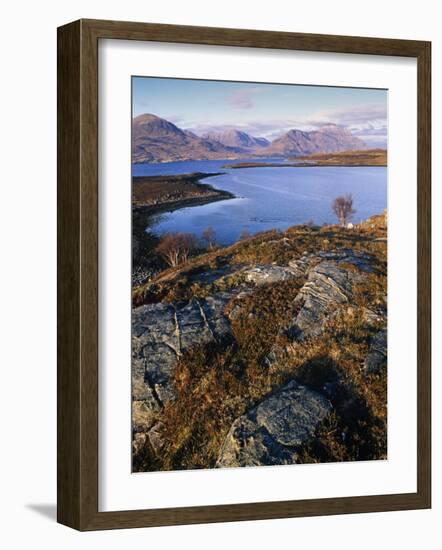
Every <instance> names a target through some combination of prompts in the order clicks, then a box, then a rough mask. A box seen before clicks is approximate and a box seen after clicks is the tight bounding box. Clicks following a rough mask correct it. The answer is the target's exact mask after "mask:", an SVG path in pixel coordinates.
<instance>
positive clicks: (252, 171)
mask: <svg viewBox="0 0 442 550" xmlns="http://www.w3.org/2000/svg"><path fill="white" fill-rule="evenodd" d="M255 160H256V159H255ZM265 160H266V161H268V162H274V161H275V160H277V159H265ZM230 162H232V163H233V162H235V161H228V160H210V161H204V160H201V161H183V162H170V163H160V164H135V165H133V167H132V173H133V175H134V176H141V175H143V176H154V175H166V174H186V173H190V172H224V174H223V175H220V176H214V177H210V178H206V179H204V180H203V181H204V182H205V183H209V184H210V185H212V186H213V187H215V188H217V189H223V190H226V191H230V192H231V193H233V194H234V195H235V197H236V198H235V199H230V200H223V201H219V202H214V203H210V204H205V205H201V206H194V207H188V208H182V209H180V210H176V211H174V212H170V213H167V214H161V215H160V216H157V217H156V218H155V219H154V224H153V226H152V230H153V231H154V232H156V233H157V234H162V233H167V232H174V231H185V232H190V233H194V234H195V235H196V236H198V237H200V236H201V233H202V232H203V231H204V229H205V228H206V227H207V226H209V225H210V226H212V227H213V228H214V229H215V232H216V240H217V242H218V243H220V244H230V243H232V242H235V241H236V240H237V239H238V237H239V235H240V233H241V232H242V231H248V232H249V233H250V234H254V233H257V232H259V231H266V230H269V229H274V228H276V229H281V230H284V229H287V228H288V227H290V226H291V225H296V224H300V223H306V222H310V221H312V222H314V223H315V224H318V225H322V224H323V223H336V217H335V215H334V214H333V212H332V209H331V203H332V201H333V199H334V198H335V197H337V196H339V195H344V194H347V193H351V194H352V196H353V207H354V208H355V210H356V213H355V215H354V217H353V222H355V223H357V222H359V221H360V220H363V219H366V218H368V217H369V216H372V215H373V214H379V213H381V212H382V211H383V210H384V208H386V207H387V169H386V168H385V167H356V168H348V167H333V168H325V167H324V168H291V167H287V168H285V167H278V168H275V167H269V168H262V167H260V168H244V169H236V170H229V169H226V168H222V166H223V165H224V164H226V163H230ZM241 162H245V161H244V160H242V161H241ZM278 162H281V161H280V160H279V161H278Z"/></svg>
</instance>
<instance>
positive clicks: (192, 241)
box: [178, 233, 196, 262]
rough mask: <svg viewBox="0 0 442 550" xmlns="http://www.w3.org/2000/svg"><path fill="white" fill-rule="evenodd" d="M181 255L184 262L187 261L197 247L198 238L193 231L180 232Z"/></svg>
mask: <svg viewBox="0 0 442 550" xmlns="http://www.w3.org/2000/svg"><path fill="white" fill-rule="evenodd" d="M178 236H179V246H180V257H181V261H182V262H187V259H188V258H189V256H190V254H191V252H193V250H195V248H196V238H195V235H192V233H178Z"/></svg>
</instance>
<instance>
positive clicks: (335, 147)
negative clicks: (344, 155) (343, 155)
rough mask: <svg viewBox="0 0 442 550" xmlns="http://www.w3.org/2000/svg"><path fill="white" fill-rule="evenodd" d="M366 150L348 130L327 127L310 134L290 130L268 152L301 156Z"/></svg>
mask: <svg viewBox="0 0 442 550" xmlns="http://www.w3.org/2000/svg"><path fill="white" fill-rule="evenodd" d="M365 148H366V146H365V143H364V142H363V141H362V140H360V139H359V138H357V137H354V136H353V135H352V133H351V132H350V131H349V130H347V129H346V128H343V127H342V126H337V125H327V126H323V127H321V128H319V129H318V130H314V131H310V132H304V131H301V130H296V129H295V130H290V131H289V132H287V133H286V134H284V135H283V136H281V137H280V138H277V139H275V140H274V141H273V142H272V143H271V144H270V145H269V147H268V148H267V151H266V152H267V154H268V155H269V156H272V155H282V156H289V155H293V156H301V155H311V154H313V153H332V152H336V151H348V150H352V149H365Z"/></svg>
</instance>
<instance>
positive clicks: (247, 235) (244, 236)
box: [239, 229, 251, 241]
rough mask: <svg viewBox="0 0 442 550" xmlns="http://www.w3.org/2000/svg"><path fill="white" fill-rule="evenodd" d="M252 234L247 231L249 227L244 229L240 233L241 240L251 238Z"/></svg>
mask: <svg viewBox="0 0 442 550" xmlns="http://www.w3.org/2000/svg"><path fill="white" fill-rule="evenodd" d="M250 237H251V235H250V233H249V232H248V231H247V229H243V230H242V231H241V233H240V234H239V240H240V241H246V240H247V239H250Z"/></svg>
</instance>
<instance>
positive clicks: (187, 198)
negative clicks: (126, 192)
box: [132, 172, 236, 282]
mask: <svg viewBox="0 0 442 550" xmlns="http://www.w3.org/2000/svg"><path fill="white" fill-rule="evenodd" d="M221 174H222V172H216V173H203V172H195V173H191V174H180V175H170V176H134V177H133V178H132V280H133V282H134V277H136V278H137V279H138V277H139V276H140V277H143V274H144V273H145V274H146V276H148V275H147V274H148V273H149V272H152V271H155V270H156V268H157V267H158V265H157V264H158V259H156V257H155V254H153V252H154V250H155V247H156V246H157V244H158V242H159V239H158V237H157V236H156V235H155V234H154V233H153V232H152V231H151V228H152V222H153V220H154V217H155V216H158V215H160V214H165V213H167V212H174V211H175V210H180V209H181V208H188V207H193V206H202V205H204V204H209V203H212V202H218V201H223V200H229V199H234V198H236V196H235V195H234V194H233V193H230V192H229V191H224V190H222V189H216V187H213V186H212V185H210V184H208V183H202V182H201V180H202V179H205V178H209V177H213V176H219V175H221ZM161 194H162V196H161ZM153 197H155V198H153ZM143 198H144V200H143ZM137 274H138V275H137Z"/></svg>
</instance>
